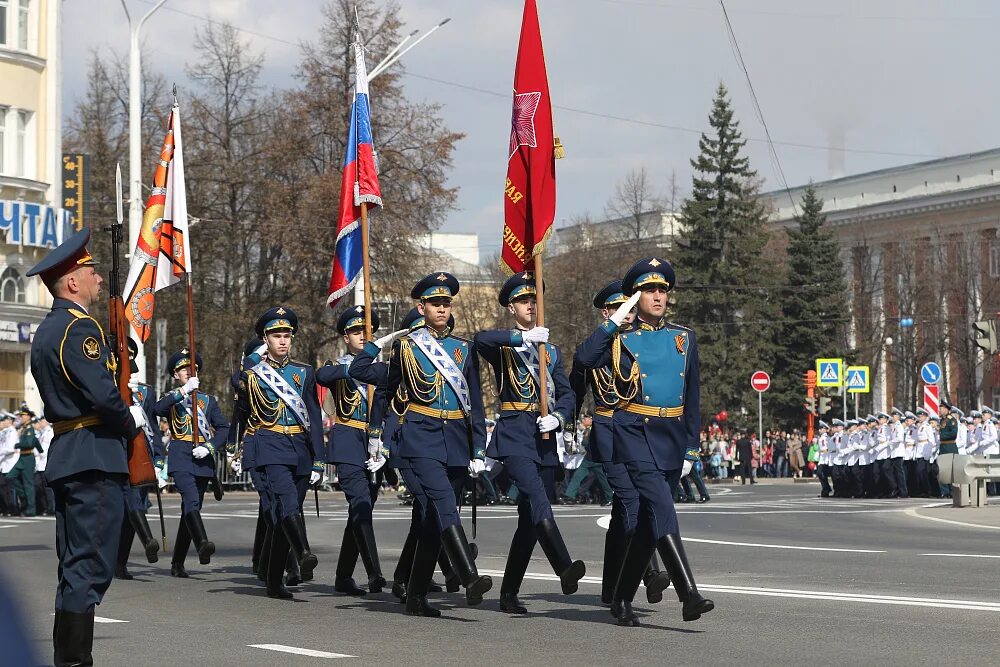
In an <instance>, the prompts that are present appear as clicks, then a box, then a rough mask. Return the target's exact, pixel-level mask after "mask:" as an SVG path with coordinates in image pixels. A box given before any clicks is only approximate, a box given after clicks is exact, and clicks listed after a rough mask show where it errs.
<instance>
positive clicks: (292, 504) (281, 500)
mask: <svg viewBox="0 0 1000 667" xmlns="http://www.w3.org/2000/svg"><path fill="white" fill-rule="evenodd" d="M257 472H258V474H259V475H260V477H261V480H262V481H263V483H264V488H265V489H266V493H267V494H268V502H269V503H270V505H271V517H272V518H273V519H274V522H275V523H276V524H277V523H280V522H281V520H282V519H286V518H288V517H293V516H298V514H299V511H300V510H301V509H302V501H303V500H305V497H306V491H308V490H309V475H308V474H306V475H299V474H296V466H294V465H265V466H261V467H259V468H257Z"/></svg>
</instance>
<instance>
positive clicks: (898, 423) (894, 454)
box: [889, 406, 910, 498]
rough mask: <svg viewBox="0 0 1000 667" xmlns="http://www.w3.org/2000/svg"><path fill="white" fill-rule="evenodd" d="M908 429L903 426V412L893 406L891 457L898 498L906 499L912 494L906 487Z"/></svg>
mask: <svg viewBox="0 0 1000 667" xmlns="http://www.w3.org/2000/svg"><path fill="white" fill-rule="evenodd" d="M905 440H906V427H905V426H903V411H902V410H900V409H899V408H897V407H895V406H893V408H892V421H891V422H890V423H889V452H890V454H889V456H890V460H891V461H892V472H893V475H894V477H895V479H896V492H897V493H896V497H897V498H906V497H908V496H909V495H910V494H909V492H908V491H907V486H906V443H905Z"/></svg>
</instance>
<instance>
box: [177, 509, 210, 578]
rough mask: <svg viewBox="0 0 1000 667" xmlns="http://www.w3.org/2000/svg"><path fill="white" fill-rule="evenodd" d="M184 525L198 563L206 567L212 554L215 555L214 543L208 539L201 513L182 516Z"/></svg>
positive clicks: (189, 513)
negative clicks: (196, 553)
mask: <svg viewBox="0 0 1000 667" xmlns="http://www.w3.org/2000/svg"><path fill="white" fill-rule="evenodd" d="M184 523H186V524H187V527H188V532H190V533H191V540H192V541H193V542H194V548H195V550H196V551H197V552H198V562H199V563H201V564H202V565H208V564H209V563H211V562H212V554H214V553H215V542H212V541H211V540H209V539H208V534H207V533H206V532H205V523H204V522H203V521H202V520H201V512H199V511H198V510H195V511H193V512H188V513H187V514H185V515H184Z"/></svg>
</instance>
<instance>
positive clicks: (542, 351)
mask: <svg viewBox="0 0 1000 667" xmlns="http://www.w3.org/2000/svg"><path fill="white" fill-rule="evenodd" d="M544 284H545V281H544V280H543V276H542V253H538V254H537V255H536V256H535V303H536V307H537V308H538V316H537V317H536V320H535V326H539V327H544V326H545V297H544V296H543V293H544V291H545V290H544V289H543V287H542V286H543V285H544ZM547 375H548V359H547V350H546V347H545V343H542V344H541V345H539V346H538V414H540V415H541V416H542V417H544V416H545V415H547V414H549V394H548V391H547V390H546V388H545V386H546V384H547V382H548V378H547V377H546V376H547ZM542 439H543V440H548V439H549V433H548V431H546V432H545V433H542Z"/></svg>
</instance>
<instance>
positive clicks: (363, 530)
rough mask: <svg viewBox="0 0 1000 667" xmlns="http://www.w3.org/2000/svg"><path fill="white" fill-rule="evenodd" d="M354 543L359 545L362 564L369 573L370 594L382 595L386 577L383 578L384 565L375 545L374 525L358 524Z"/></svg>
mask: <svg viewBox="0 0 1000 667" xmlns="http://www.w3.org/2000/svg"><path fill="white" fill-rule="evenodd" d="M354 541H355V542H356V543H357V545H358V552H360V554H361V562H362V563H364V564H365V571H366V572H367V573H368V592H369V593H381V592H382V588H383V587H384V586H385V577H383V576H382V564H381V563H380V562H379V559H378V546H377V545H376V544H375V530H374V528H373V526H372V524H370V523H356V524H355V525H354Z"/></svg>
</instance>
